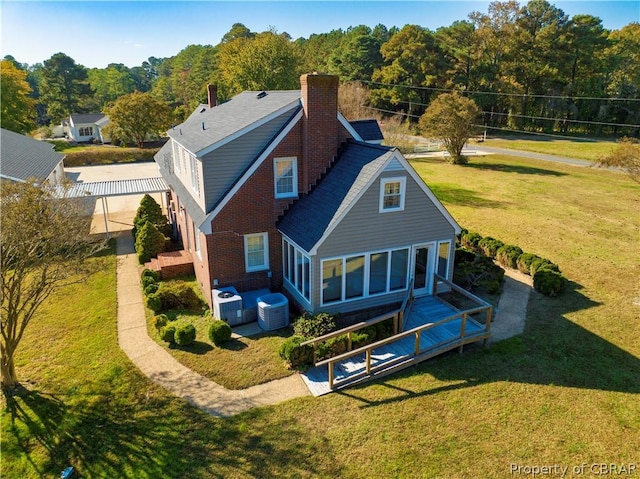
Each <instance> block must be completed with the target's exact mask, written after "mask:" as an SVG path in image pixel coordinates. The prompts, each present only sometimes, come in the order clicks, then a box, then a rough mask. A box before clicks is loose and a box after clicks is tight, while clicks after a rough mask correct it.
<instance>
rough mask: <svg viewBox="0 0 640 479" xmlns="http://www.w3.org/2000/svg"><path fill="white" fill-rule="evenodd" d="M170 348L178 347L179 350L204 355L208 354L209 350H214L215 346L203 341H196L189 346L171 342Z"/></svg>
mask: <svg viewBox="0 0 640 479" xmlns="http://www.w3.org/2000/svg"><path fill="white" fill-rule="evenodd" d="M169 349H176V350H178V351H184V352H186V353H191V354H198V355H203V354H207V353H208V352H209V351H213V346H211V345H210V344H209V343H204V342H202V341H194V342H193V343H192V344H190V345H188V346H180V345H179V344H176V343H171V344H169Z"/></svg>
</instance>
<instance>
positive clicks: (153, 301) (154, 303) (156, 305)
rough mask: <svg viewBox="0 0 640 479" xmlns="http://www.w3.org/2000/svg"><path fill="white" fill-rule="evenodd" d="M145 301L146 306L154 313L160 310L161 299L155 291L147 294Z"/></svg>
mask: <svg viewBox="0 0 640 479" xmlns="http://www.w3.org/2000/svg"><path fill="white" fill-rule="evenodd" d="M145 303H146V305H147V308H149V309H150V310H151V311H153V312H154V313H159V312H160V311H162V299H161V298H160V295H159V294H158V293H157V292H156V293H151V294H149V295H147V299H146V300H145Z"/></svg>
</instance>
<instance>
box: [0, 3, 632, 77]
mask: <svg viewBox="0 0 640 479" xmlns="http://www.w3.org/2000/svg"><path fill="white" fill-rule="evenodd" d="M520 3H521V4H523V3H526V2H525V1H520ZM550 3H552V4H554V5H555V6H556V7H558V8H561V9H562V10H564V12H565V13H566V14H567V15H569V16H573V15H576V14H581V13H584V14H590V15H594V16H597V17H599V18H601V19H602V21H603V25H604V26H605V28H609V29H617V28H621V27H623V26H624V25H627V24H628V23H631V22H634V21H635V22H640V1H639V0H618V1H556V2H554V1H552V0H551V1H550ZM488 5H489V2H488V1H479V0H478V1H445V0H441V1H418V0H415V1H407V2H393V1H384V0H378V1H376V0H360V1H351V2H343V1H324V2H320V1H253V2H249V1H234V2H218V1H210V0H209V1H207V0H201V1H177V0H172V1H134V2H118V1H107V2H97V1H74V0H66V1H45V2H38V1H6V0H0V17H1V26H2V28H1V36H0V57H4V56H5V55H13V56H14V57H15V58H16V60H18V61H19V62H21V63H28V64H30V65H32V64H34V63H40V62H43V61H44V60H46V59H48V58H50V57H51V56H52V55H53V54H55V53H58V52H63V53H66V54H67V55H69V56H70V57H72V58H73V59H74V60H75V61H76V62H77V63H79V64H81V65H84V66H86V67H90V68H91V67H100V68H103V67H106V66H107V65H108V64H109V63H124V64H125V65H127V66H129V67H133V66H137V65H140V64H141V63H142V62H143V61H144V60H146V59H147V58H148V57H150V56H155V57H169V56H173V55H175V54H177V53H178V52H179V51H180V50H182V49H183V48H184V47H186V46H187V45H191V44H203V45H207V44H209V45H216V44H217V43H219V42H220V39H221V38H222V36H223V35H224V34H225V33H226V32H228V31H229V30H230V28H231V25H233V24H234V23H237V22H239V23H244V24H245V25H246V26H247V27H248V28H249V29H251V30H252V31H256V32H262V31H265V30H268V29H269V28H270V27H274V28H275V29H276V30H277V31H279V32H287V33H289V34H290V35H291V36H292V37H293V38H298V37H309V35H311V34H313V33H326V32H329V31H331V30H332V29H337V28H342V29H346V28H348V27H349V26H355V25H359V24H364V25H368V26H370V27H373V26H375V25H376V24H378V23H381V24H383V25H385V26H387V27H392V26H397V27H402V26H404V25H406V24H408V23H415V24H418V25H421V26H424V27H427V28H429V29H431V30H435V29H437V28H438V27H440V26H448V25H451V23H453V22H454V21H455V20H465V19H467V16H468V14H469V13H470V12H472V11H474V10H478V11H481V12H486V11H487V6H488Z"/></svg>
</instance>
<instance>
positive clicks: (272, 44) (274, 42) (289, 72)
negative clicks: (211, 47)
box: [218, 31, 300, 95]
mask: <svg viewBox="0 0 640 479" xmlns="http://www.w3.org/2000/svg"><path fill="white" fill-rule="evenodd" d="M299 65H300V58H299V56H298V51H297V49H296V48H295V47H294V45H293V43H291V41H290V40H289V39H288V35H287V36H285V35H282V34H278V33H277V32H275V31H268V32H263V33H260V34H258V35H256V36H255V38H252V39H247V38H238V39H236V40H234V41H232V42H229V43H225V44H223V45H220V51H219V54H218V71H219V74H220V80H221V83H222V87H223V91H224V92H226V94H228V95H234V94H236V93H239V92H241V91H243V90H293V89H297V88H299V87H300V84H299V76H300V68H299Z"/></svg>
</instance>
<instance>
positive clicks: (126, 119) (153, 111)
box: [106, 92, 172, 148]
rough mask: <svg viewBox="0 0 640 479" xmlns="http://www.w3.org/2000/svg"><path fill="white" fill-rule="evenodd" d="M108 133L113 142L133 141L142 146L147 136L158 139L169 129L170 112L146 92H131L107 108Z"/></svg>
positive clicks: (139, 146)
mask: <svg viewBox="0 0 640 479" xmlns="http://www.w3.org/2000/svg"><path fill="white" fill-rule="evenodd" d="M106 113H107V114H108V115H109V125H108V127H107V130H108V133H109V135H110V136H111V139H112V141H113V140H120V141H123V142H130V141H134V142H135V143H136V144H137V145H138V148H142V147H143V146H144V141H145V138H146V137H147V136H148V135H152V136H153V135H155V136H162V135H163V133H164V132H165V131H166V130H168V129H169V127H170V126H171V120H172V117H171V110H170V109H169V107H168V106H167V105H165V104H164V103H162V102H161V101H158V100H156V99H155V98H153V97H152V96H151V95H150V94H149V93H140V92H133V93H131V94H129V95H125V96H123V97H121V98H119V99H118V100H117V101H116V102H115V103H114V105H113V106H112V107H111V108H107V110H106Z"/></svg>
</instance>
